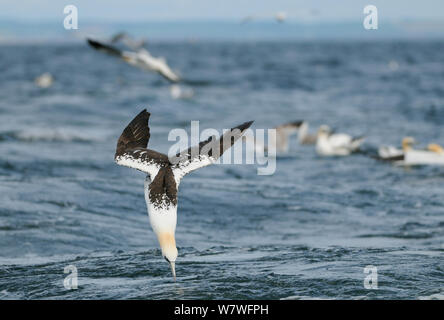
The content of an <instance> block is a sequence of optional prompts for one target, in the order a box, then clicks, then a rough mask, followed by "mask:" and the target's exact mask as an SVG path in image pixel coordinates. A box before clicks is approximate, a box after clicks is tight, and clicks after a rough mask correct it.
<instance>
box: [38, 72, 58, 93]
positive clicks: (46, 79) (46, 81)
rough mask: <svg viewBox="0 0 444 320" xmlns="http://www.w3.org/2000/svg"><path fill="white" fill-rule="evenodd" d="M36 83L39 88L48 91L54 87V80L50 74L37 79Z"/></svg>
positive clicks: (47, 73)
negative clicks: (47, 89)
mask: <svg viewBox="0 0 444 320" xmlns="http://www.w3.org/2000/svg"><path fill="white" fill-rule="evenodd" d="M34 83H35V85H36V86H37V87H39V88H42V89H46V88H49V87H50V86H52V84H53V83H54V78H53V76H52V75H51V74H50V73H49V72H45V73H44V74H42V75H40V76H38V77H37V78H35V80H34Z"/></svg>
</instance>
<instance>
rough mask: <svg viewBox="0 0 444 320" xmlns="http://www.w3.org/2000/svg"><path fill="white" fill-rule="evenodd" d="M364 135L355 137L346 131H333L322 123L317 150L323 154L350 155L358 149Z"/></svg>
mask: <svg viewBox="0 0 444 320" xmlns="http://www.w3.org/2000/svg"><path fill="white" fill-rule="evenodd" d="M363 141H364V138H363V137H359V138H353V137H352V136H350V135H348V134H344V133H331V129H330V128H329V127H328V126H326V125H322V126H321V127H320V128H319V131H318V139H317V141H316V152H317V153H318V154H319V155H322V156H348V155H349V154H351V153H353V152H355V151H358V150H359V147H360V146H361V144H362V142H363Z"/></svg>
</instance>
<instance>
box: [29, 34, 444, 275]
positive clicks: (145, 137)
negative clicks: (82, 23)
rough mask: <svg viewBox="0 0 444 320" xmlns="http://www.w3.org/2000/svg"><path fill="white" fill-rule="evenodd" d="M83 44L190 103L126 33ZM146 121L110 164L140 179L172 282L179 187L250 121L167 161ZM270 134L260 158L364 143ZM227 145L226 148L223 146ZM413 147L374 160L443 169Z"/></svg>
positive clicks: (406, 143) (173, 75) (292, 126)
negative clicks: (152, 142)
mask: <svg viewBox="0 0 444 320" xmlns="http://www.w3.org/2000/svg"><path fill="white" fill-rule="evenodd" d="M87 43H88V44H89V45H90V46H91V47H92V48H93V49H95V50H97V51H100V52H103V53H106V54H108V55H111V56H114V57H116V58H118V59H121V60H122V61H124V62H126V63H128V64H129V65H131V66H134V67H137V68H140V69H142V70H144V71H150V72H155V73H158V74H159V75H160V76H162V77H163V78H164V79H166V80H167V81H169V82H170V83H171V84H172V85H171V87H170V93H171V95H172V97H173V98H190V97H192V96H193V94H194V91H192V89H191V88H188V90H183V89H182V88H181V87H180V86H179V83H186V81H185V80H184V79H183V78H182V77H181V76H180V75H179V74H178V73H177V72H174V71H173V70H172V69H171V68H170V67H169V66H168V64H167V61H166V60H165V59H164V58H163V57H154V56H153V55H152V54H151V53H150V52H149V51H148V50H147V49H146V48H145V41H143V40H134V39H133V38H131V37H129V36H128V35H127V34H126V33H119V34H117V35H115V36H113V37H112V38H110V40H109V41H108V42H101V41H98V40H94V39H90V38H88V39H87ZM118 43H121V44H123V45H124V46H125V49H120V48H118V47H117V44H118ZM53 82H54V78H53V77H52V75H50V74H49V73H44V74H42V75H41V76H39V77H38V78H36V79H35V84H36V85H37V86H39V87H41V88H49V87H50V86H51V85H52V83H53ZM149 118H150V113H149V112H148V111H147V110H143V111H142V112H140V113H139V114H138V115H137V116H136V117H135V118H134V119H133V120H132V121H131V122H130V123H129V124H128V125H127V127H126V128H125V129H124V130H123V132H122V134H121V136H120V138H119V139H118V142H117V148H116V153H115V162H116V163H117V164H119V165H122V166H127V167H130V168H133V169H137V170H139V171H142V172H144V173H145V174H146V179H145V185H144V190H145V191H144V194H145V201H146V205H147V210H148V215H149V219H150V223H151V226H152V229H153V231H154V232H155V234H156V236H157V238H158V242H159V245H160V248H161V250H162V256H163V257H164V258H165V260H166V261H167V262H168V263H169V265H170V267H171V271H172V274H173V277H174V280H176V271H175V263H176V259H177V256H178V250H177V247H176V240H175V230H176V224H177V202H178V199H177V194H178V188H179V184H180V181H181V179H182V178H183V177H184V176H185V175H186V174H188V173H190V172H192V171H194V170H196V169H199V168H201V167H205V166H208V165H210V164H213V163H215V162H216V161H217V160H218V159H219V158H220V157H221V156H222V154H223V153H224V152H225V151H226V150H228V149H229V148H231V146H232V145H233V144H234V143H235V142H236V141H238V140H239V139H240V138H242V137H243V139H245V140H247V139H252V138H253V139H255V138H254V137H251V136H249V135H244V133H245V131H246V130H247V129H248V128H249V127H250V126H251V124H252V123H253V121H250V122H245V123H243V124H241V125H239V126H237V127H234V128H232V129H231V130H230V131H227V132H226V133H224V135H222V136H221V137H219V138H216V137H214V136H213V137H210V138H209V139H207V140H205V141H202V142H200V143H199V144H198V145H197V146H193V147H191V148H189V149H187V150H185V151H182V152H180V153H179V154H177V155H176V156H175V157H172V158H171V157H170V158H169V157H168V156H167V155H165V154H162V153H159V152H156V151H154V150H150V149H148V148H147V147H148V142H149V139H150V129H149V126H148V121H149ZM275 129H276V140H275V141H274V142H273V145H265V144H264V143H261V142H259V141H257V140H256V139H255V140H254V146H255V148H262V151H263V152H265V151H267V150H270V148H274V150H276V151H277V152H278V153H279V154H282V153H287V152H288V151H289V146H290V143H289V142H290V138H291V136H292V135H294V134H297V135H298V142H299V144H301V145H314V146H315V150H316V152H317V153H318V154H319V155H320V156H337V157H339V156H342V157H343V156H349V155H351V154H353V153H356V152H359V151H360V147H361V145H362V143H363V142H364V137H353V136H351V135H349V134H345V133H337V132H335V131H334V130H332V129H331V128H330V127H329V126H327V125H321V126H320V127H319V129H318V130H317V131H316V132H315V133H310V130H309V124H308V122H307V121H295V122H291V123H286V124H282V125H280V126H277V127H275ZM227 139H229V143H224V141H226V140H227ZM241 140H242V139H241ZM414 144H415V140H414V139H413V138H411V137H406V138H404V139H403V140H402V146H401V147H400V148H398V147H394V146H382V147H380V148H379V150H378V155H377V156H376V157H377V158H378V159H380V160H384V161H390V162H393V163H394V164H396V165H407V166H411V165H444V148H443V147H441V146H440V145H438V144H435V143H431V144H429V145H428V146H427V148H426V149H422V150H421V149H414V148H413V145H414ZM215 150H217V152H215Z"/></svg>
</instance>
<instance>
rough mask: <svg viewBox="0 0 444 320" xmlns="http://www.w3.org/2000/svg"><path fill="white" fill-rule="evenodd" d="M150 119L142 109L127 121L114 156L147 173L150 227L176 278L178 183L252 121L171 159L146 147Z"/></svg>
mask: <svg viewBox="0 0 444 320" xmlns="http://www.w3.org/2000/svg"><path fill="white" fill-rule="evenodd" d="M149 118H150V113H148V112H147V111H146V110H143V111H142V112H140V113H139V114H138V115H137V116H136V117H135V118H134V119H133V120H132V121H131V122H130V123H129V124H128V126H127V127H126V128H125V130H123V133H122V135H121V136H120V138H119V140H118V142H117V149H116V154H115V156H114V159H115V161H116V163H117V164H119V165H122V166H127V167H130V168H133V169H137V170H140V171H142V172H144V173H146V174H147V176H146V179H145V201H146V205H147V209H148V215H149V219H150V223H151V227H152V229H153V231H154V233H155V234H156V236H157V239H158V241H159V245H160V248H161V250H162V256H163V257H164V258H165V260H166V261H168V263H169V264H170V266H171V271H172V273H173V277H174V280H176V271H175V263H176V258H177V255H178V251H177V248H176V240H175V231H176V222H177V192H178V188H179V183H180V181H181V179H182V178H183V177H184V176H185V175H186V174H188V173H190V172H192V171H194V170H196V169H199V168H202V167H205V166H208V165H210V164H213V163H215V161H217V159H218V158H219V157H220V156H221V155H222V154H223V153H224V152H225V151H226V150H227V149H229V148H230V147H231V146H232V145H233V144H234V143H235V142H236V141H237V140H238V139H239V138H240V137H241V136H242V135H243V134H244V132H245V130H246V129H248V128H249V127H250V126H251V124H252V123H253V121H250V122H245V123H243V124H241V125H239V126H237V127H235V128H232V129H231V130H228V131H227V132H226V133H225V134H224V135H223V136H222V137H220V138H219V139H217V138H216V137H215V136H213V137H210V138H209V139H207V140H205V141H202V142H200V143H199V145H197V146H194V147H191V148H189V149H187V150H185V151H182V152H180V153H178V154H177V155H176V156H175V157H171V158H168V156H167V155H165V154H162V153H159V152H156V151H154V150H150V149H147V145H148V141H149V139H150V129H149V127H148V120H149Z"/></svg>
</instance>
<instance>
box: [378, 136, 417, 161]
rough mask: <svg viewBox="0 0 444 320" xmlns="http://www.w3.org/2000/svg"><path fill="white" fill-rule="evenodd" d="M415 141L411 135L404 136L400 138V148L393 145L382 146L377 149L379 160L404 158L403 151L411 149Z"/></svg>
mask: <svg viewBox="0 0 444 320" xmlns="http://www.w3.org/2000/svg"><path fill="white" fill-rule="evenodd" d="M415 143H416V141H415V139H414V138H412V137H405V138H403V139H402V142H401V146H402V149H398V148H396V147H393V146H382V147H380V148H379V149H378V155H379V158H380V159H381V160H388V161H400V160H403V159H404V153H405V152H406V151H409V150H412V148H413V144H415Z"/></svg>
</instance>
